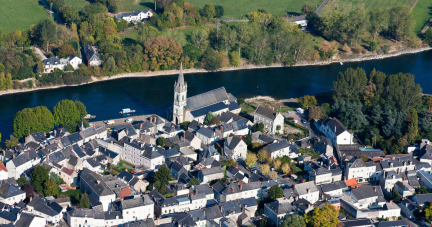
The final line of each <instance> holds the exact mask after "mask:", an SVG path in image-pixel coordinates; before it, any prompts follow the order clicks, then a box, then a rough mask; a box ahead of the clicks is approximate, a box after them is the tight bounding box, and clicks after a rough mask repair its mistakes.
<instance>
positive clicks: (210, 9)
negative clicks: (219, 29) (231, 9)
mask: <svg viewBox="0 0 432 227" xmlns="http://www.w3.org/2000/svg"><path fill="white" fill-rule="evenodd" d="M202 16H203V17H207V18H208V20H209V21H211V20H213V18H214V17H215V16H216V9H215V7H214V6H213V5H212V4H205V5H204V8H203V10H202Z"/></svg>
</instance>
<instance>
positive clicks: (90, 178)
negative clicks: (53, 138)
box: [80, 168, 114, 196]
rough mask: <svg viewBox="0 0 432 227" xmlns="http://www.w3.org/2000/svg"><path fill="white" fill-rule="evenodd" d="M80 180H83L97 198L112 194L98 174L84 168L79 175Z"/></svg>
mask: <svg viewBox="0 0 432 227" xmlns="http://www.w3.org/2000/svg"><path fill="white" fill-rule="evenodd" d="M80 178H81V180H84V181H85V182H86V183H87V184H88V185H89V186H90V187H91V188H92V190H93V191H94V192H95V193H96V194H97V195H98V196H105V195H112V194H114V192H113V191H112V190H111V189H110V188H109V187H108V186H107V185H106V183H105V182H104V181H103V180H102V178H101V177H100V176H99V174H97V173H95V172H93V171H91V170H89V169H87V168H84V169H83V170H82V171H81V173H80Z"/></svg>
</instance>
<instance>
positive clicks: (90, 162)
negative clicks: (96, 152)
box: [85, 158, 100, 168]
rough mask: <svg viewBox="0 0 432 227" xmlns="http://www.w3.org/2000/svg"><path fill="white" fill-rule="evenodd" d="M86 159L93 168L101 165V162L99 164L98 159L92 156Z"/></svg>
mask: <svg viewBox="0 0 432 227" xmlns="http://www.w3.org/2000/svg"><path fill="white" fill-rule="evenodd" d="M85 161H86V162H87V163H88V164H90V165H91V167H93V168H95V167H98V166H100V164H99V163H98V162H96V161H95V160H94V159H92V158H89V159H86V160H85Z"/></svg>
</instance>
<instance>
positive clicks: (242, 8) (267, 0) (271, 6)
mask: <svg viewBox="0 0 432 227" xmlns="http://www.w3.org/2000/svg"><path fill="white" fill-rule="evenodd" d="M189 2H191V3H192V4H193V5H194V6H195V7H198V8H203V7H204V5H205V4H208V3H210V4H213V5H220V6H223V7H224V10H225V16H224V17H223V18H222V19H239V18H241V16H242V15H243V18H244V17H245V15H246V14H248V13H250V12H254V11H257V10H258V9H264V10H266V11H267V12H269V13H271V14H272V15H275V16H283V15H286V14H289V15H298V14H300V12H301V8H302V6H303V5H304V3H306V2H309V3H311V4H312V5H318V6H319V4H320V3H321V2H322V0H264V1H263V0H235V1H233V0H217V1H215V0H189Z"/></svg>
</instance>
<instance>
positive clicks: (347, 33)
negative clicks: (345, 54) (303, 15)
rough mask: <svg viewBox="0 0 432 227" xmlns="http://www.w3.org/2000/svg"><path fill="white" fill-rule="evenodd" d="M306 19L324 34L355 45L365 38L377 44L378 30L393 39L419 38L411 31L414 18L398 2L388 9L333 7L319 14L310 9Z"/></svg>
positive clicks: (408, 9) (410, 11) (410, 12)
mask: <svg viewBox="0 0 432 227" xmlns="http://www.w3.org/2000/svg"><path fill="white" fill-rule="evenodd" d="M308 19H309V23H308V26H309V25H310V27H311V28H313V29H314V30H315V31H317V32H319V33H320V34H322V35H324V36H325V37H327V38H329V39H335V40H338V41H340V42H342V43H348V44H350V45H353V44H355V46H357V44H358V43H359V42H360V41H362V39H366V38H369V39H371V40H372V43H374V44H373V45H376V37H377V36H378V35H379V34H383V35H384V36H387V37H389V38H393V39H396V40H406V39H408V38H412V39H418V38H417V37H415V36H414V34H413V28H414V24H415V21H414V17H413V14H412V10H411V8H409V7H408V6H401V5H399V6H394V7H392V8H391V9H390V10H385V9H374V10H371V11H369V12H366V10H365V9H355V10H352V11H350V12H346V13H345V12H342V11H340V10H338V9H333V10H330V11H328V12H326V13H325V14H324V15H323V16H321V17H318V16H316V15H315V13H314V12H310V11H309V14H308ZM371 46H372V45H371Z"/></svg>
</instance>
